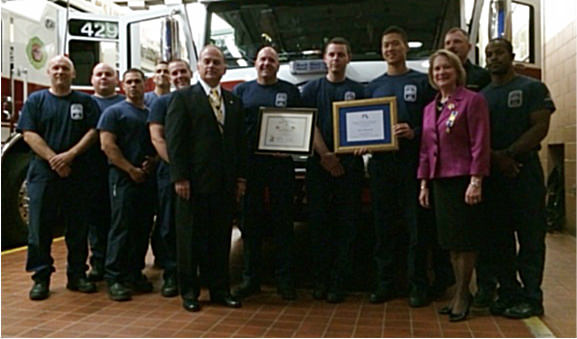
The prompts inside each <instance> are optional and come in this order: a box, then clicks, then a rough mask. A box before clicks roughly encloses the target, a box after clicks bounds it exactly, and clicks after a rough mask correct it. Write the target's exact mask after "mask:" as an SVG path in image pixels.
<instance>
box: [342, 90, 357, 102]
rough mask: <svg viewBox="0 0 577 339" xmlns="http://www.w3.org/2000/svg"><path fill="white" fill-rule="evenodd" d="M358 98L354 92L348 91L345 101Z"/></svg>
mask: <svg viewBox="0 0 577 339" xmlns="http://www.w3.org/2000/svg"><path fill="white" fill-rule="evenodd" d="M356 97H357V95H356V93H355V92H353V91H346V92H345V100H355V98H356Z"/></svg>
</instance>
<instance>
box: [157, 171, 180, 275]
mask: <svg viewBox="0 0 577 339" xmlns="http://www.w3.org/2000/svg"><path fill="white" fill-rule="evenodd" d="M167 166H168V165H166V164H164V163H163V164H161V165H159V166H158V171H157V177H156V178H157V187H158V213H157V215H156V224H155V226H154V230H153V235H152V237H151V245H152V244H153V243H154V242H155V240H154V239H155V238H156V239H157V240H156V242H157V251H156V252H154V246H153V252H154V253H155V255H156V260H158V261H159V263H160V264H161V265H162V267H163V268H164V277H165V278H166V277H168V276H172V275H174V274H176V228H175V227H176V226H175V221H174V218H175V215H174V214H175V199H176V193H175V191H174V184H173V183H172V182H170V175H169V173H168V167H167ZM155 233H156V234H157V235H156V236H155V235H154V234H155Z"/></svg>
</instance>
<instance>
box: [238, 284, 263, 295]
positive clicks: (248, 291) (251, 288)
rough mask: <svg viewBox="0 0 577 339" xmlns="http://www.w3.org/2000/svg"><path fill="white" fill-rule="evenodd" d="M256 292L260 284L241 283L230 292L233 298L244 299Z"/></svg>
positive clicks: (258, 290)
mask: <svg viewBox="0 0 577 339" xmlns="http://www.w3.org/2000/svg"><path fill="white" fill-rule="evenodd" d="M258 293H260V285H257V284H247V283H243V284H241V285H240V286H239V287H238V288H237V289H236V290H235V291H234V292H232V295H233V296H234V297H235V298H239V299H244V298H247V297H250V296H251V295H254V294H258Z"/></svg>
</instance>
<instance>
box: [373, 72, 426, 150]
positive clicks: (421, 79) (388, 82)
mask: <svg viewBox="0 0 577 339" xmlns="http://www.w3.org/2000/svg"><path fill="white" fill-rule="evenodd" d="M365 94H366V96H367V98H382V97H396V98H397V122H398V123H401V122H406V123H408V124H409V126H411V128H412V129H413V130H414V131H415V138H414V139H413V140H407V139H399V147H400V151H401V152H403V151H404V149H405V148H407V147H409V150H413V151H415V152H417V151H418V149H419V144H420V140H421V128H422V124H423V109H424V108H425V106H427V104H428V103H429V102H431V100H433V98H434V96H435V90H433V88H432V87H431V86H430V85H429V79H428V77H427V75H426V74H424V73H421V72H417V71H415V70H412V69H411V70H409V71H408V72H407V73H404V74H400V75H388V74H387V73H385V74H383V75H381V76H379V77H378V78H376V79H374V80H373V81H371V82H370V83H369V84H368V85H367V89H366V92H365Z"/></svg>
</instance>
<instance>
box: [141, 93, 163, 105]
mask: <svg viewBox="0 0 577 339" xmlns="http://www.w3.org/2000/svg"><path fill="white" fill-rule="evenodd" d="M158 98H160V97H159V96H158V95H157V94H156V93H155V92H154V91H150V92H146V93H144V105H145V106H146V107H148V108H150V107H151V106H152V104H154V102H155V101H156V100H157V99H158Z"/></svg>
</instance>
